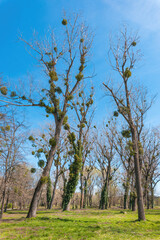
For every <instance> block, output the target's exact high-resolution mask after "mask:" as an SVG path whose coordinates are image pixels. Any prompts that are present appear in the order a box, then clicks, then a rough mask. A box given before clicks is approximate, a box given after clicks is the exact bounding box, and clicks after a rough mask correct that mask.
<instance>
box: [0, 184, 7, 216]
mask: <svg viewBox="0 0 160 240" xmlns="http://www.w3.org/2000/svg"><path fill="white" fill-rule="evenodd" d="M5 196H6V187H4V190H3V194H2V205H1V212H0V219H2V217H3V212H4V201H5Z"/></svg>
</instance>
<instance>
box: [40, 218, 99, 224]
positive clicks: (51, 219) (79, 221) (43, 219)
mask: <svg viewBox="0 0 160 240" xmlns="http://www.w3.org/2000/svg"><path fill="white" fill-rule="evenodd" d="M36 219H38V220H42V221H52V222H56V221H57V222H58V221H60V222H73V223H94V224H95V223H96V222H95V221H94V220H79V219H68V218H49V217H37V218H36Z"/></svg>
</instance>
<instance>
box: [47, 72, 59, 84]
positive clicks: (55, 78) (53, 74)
mask: <svg viewBox="0 0 160 240" xmlns="http://www.w3.org/2000/svg"><path fill="white" fill-rule="evenodd" d="M49 76H50V78H51V80H52V81H54V82H56V81H58V76H57V73H56V72H55V71H54V70H52V71H50V72H49Z"/></svg>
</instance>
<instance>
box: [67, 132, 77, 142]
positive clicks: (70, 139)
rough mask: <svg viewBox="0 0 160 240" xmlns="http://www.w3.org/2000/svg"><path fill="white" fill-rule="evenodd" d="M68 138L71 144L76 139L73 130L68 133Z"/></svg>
mask: <svg viewBox="0 0 160 240" xmlns="http://www.w3.org/2000/svg"><path fill="white" fill-rule="evenodd" d="M68 139H69V142H70V143H71V144H73V143H74V141H75V140H76V136H75V134H74V132H72V133H70V134H69V135H68Z"/></svg>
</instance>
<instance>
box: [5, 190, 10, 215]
mask: <svg viewBox="0 0 160 240" xmlns="http://www.w3.org/2000/svg"><path fill="white" fill-rule="evenodd" d="M9 192H10V191H9V189H8V192H7V200H6V204H5V209H4V212H7V206H8V202H9Z"/></svg>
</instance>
